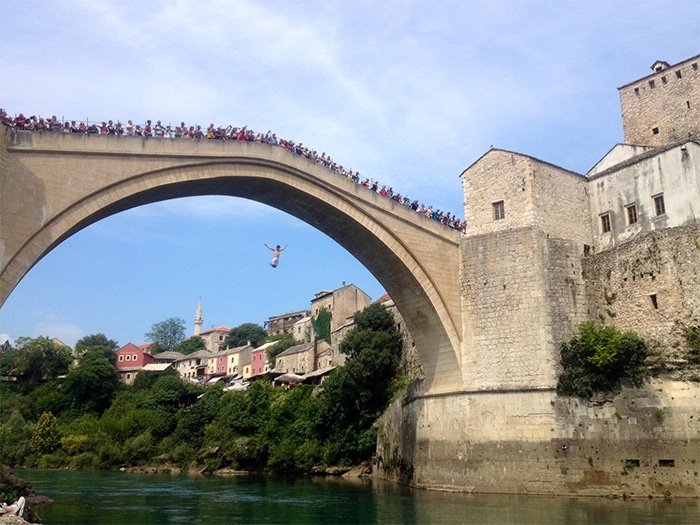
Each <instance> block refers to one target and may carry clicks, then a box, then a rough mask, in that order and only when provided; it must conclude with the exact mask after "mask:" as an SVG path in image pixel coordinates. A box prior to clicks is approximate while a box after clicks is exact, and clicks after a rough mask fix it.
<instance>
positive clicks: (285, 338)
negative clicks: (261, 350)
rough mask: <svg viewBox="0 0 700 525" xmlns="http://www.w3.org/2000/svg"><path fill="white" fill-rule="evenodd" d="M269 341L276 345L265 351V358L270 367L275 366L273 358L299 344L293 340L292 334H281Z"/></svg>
mask: <svg viewBox="0 0 700 525" xmlns="http://www.w3.org/2000/svg"><path fill="white" fill-rule="evenodd" d="M270 339H271V341H277V343H276V344H274V345H272V346H271V347H269V348H268V349H267V350H265V357H266V358H267V362H268V363H269V364H270V367H274V366H275V358H276V357H277V356H278V355H280V354H281V353H282V352H284V351H285V350H286V349H287V348H291V347H293V346H295V345H298V344H301V342H300V341H297V340H296V339H294V336H293V335H292V334H288V333H283V334H279V335H276V336H274V337H271V338H270Z"/></svg>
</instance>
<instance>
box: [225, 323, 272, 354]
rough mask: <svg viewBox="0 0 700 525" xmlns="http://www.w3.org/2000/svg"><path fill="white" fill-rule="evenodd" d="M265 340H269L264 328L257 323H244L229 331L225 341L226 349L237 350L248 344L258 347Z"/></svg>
mask: <svg viewBox="0 0 700 525" xmlns="http://www.w3.org/2000/svg"><path fill="white" fill-rule="evenodd" d="M265 339H267V332H266V331H265V329H264V328H263V327H262V326H260V325H259V324H255V323H243V324H242V325H240V326H237V327H236V328H232V329H231V330H230V331H229V333H228V335H227V336H226V339H224V347H226V348H236V347H238V346H244V345H246V344H248V343H250V344H251V345H253V347H257V346H260V344H261V343H262V342H263V341H265Z"/></svg>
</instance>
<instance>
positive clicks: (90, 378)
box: [63, 348, 120, 414]
mask: <svg viewBox="0 0 700 525" xmlns="http://www.w3.org/2000/svg"><path fill="white" fill-rule="evenodd" d="M119 384H120V383H119V372H117V369H116V368H115V367H114V365H113V364H112V362H111V361H110V360H109V359H108V358H106V357H105V356H104V355H103V354H102V351H101V350H100V349H99V348H96V349H91V350H88V351H87V352H86V353H85V354H84V355H83V357H82V358H81V359H80V362H79V363H78V366H76V367H75V368H74V369H73V370H71V371H70V372H69V373H68V376H67V377H66V381H65V384H64V385H63V390H64V392H65V393H66V395H67V396H69V397H70V398H71V400H72V403H73V406H74V407H75V408H76V409H78V410H82V411H85V412H95V413H97V414H101V413H102V412H104V411H105V410H106V409H107V408H108V407H109V405H110V403H111V402H112V398H113V397H114V394H115V393H116V391H117V389H118V388H119Z"/></svg>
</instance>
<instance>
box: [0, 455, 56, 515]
mask: <svg viewBox="0 0 700 525" xmlns="http://www.w3.org/2000/svg"><path fill="white" fill-rule="evenodd" d="M20 496H24V497H25V499H26V500H27V504H26V506H25V507H24V516H23V517H19V516H13V515H12V514H0V524H3V525H4V524H6V523H9V524H15V525H16V524H23V523H39V522H40V521H41V520H40V519H39V516H38V515H37V513H36V512H35V510H34V509H35V508H36V507H38V506H40V505H47V504H49V503H53V500H52V499H51V498H48V497H46V496H40V495H37V494H36V493H35V492H34V487H32V484H31V483H29V482H28V481H26V480H23V479H21V478H18V477H17V476H15V474H14V472H12V469H11V468H10V467H8V466H7V465H2V468H0V500H1V501H4V502H5V503H12V502H14V501H16V500H17V499H18V498H19V497H20Z"/></svg>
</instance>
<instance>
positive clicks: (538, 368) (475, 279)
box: [461, 228, 588, 390]
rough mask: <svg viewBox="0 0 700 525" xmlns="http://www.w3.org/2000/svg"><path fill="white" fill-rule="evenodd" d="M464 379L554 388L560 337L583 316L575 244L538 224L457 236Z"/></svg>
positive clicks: (478, 384) (483, 386) (473, 383)
mask: <svg viewBox="0 0 700 525" xmlns="http://www.w3.org/2000/svg"><path fill="white" fill-rule="evenodd" d="M462 250H463V263H462V264H463V266H462V272H461V276H462V277H461V278H462V281H461V284H462V290H463V298H464V301H463V312H464V314H463V323H464V325H463V326H464V343H463V344H464V347H463V355H462V368H463V374H464V379H465V381H464V382H465V387H466V388H467V389H474V390H492V389H527V388H553V387H554V386H556V377H557V373H558V363H559V354H558V348H559V344H560V343H561V342H562V341H564V340H566V339H568V338H569V337H571V335H572V334H573V333H574V331H575V330H576V327H577V326H578V324H580V323H581V322H583V321H585V320H586V316H587V311H588V305H587V302H586V293H585V283H584V282H583V279H582V273H581V253H580V252H581V246H580V245H578V244H577V243H575V242H573V241H565V240H560V239H552V238H548V237H547V235H546V234H545V233H544V232H542V231H541V230H539V229H537V228H521V229H518V230H509V231H503V232H498V233H494V234H490V235H481V236H471V237H467V238H465V239H464V240H463V242H462Z"/></svg>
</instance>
